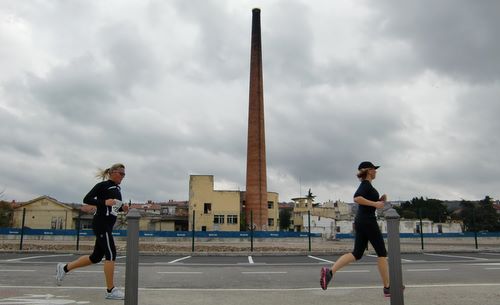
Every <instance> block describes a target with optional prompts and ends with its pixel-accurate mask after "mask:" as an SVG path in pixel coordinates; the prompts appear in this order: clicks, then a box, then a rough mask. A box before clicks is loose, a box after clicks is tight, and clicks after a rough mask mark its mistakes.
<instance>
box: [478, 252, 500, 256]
mask: <svg viewBox="0 0 500 305" xmlns="http://www.w3.org/2000/svg"><path fill="white" fill-rule="evenodd" d="M479 254H486V255H496V256H500V253H489V252H484V253H479Z"/></svg>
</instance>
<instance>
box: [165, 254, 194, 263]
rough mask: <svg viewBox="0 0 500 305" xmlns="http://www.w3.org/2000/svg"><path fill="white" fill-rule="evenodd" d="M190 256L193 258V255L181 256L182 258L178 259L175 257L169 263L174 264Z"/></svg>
mask: <svg viewBox="0 0 500 305" xmlns="http://www.w3.org/2000/svg"><path fill="white" fill-rule="evenodd" d="M188 258H191V256H185V257H181V258H178V259H174V260H173V261H170V262H168V263H169V264H173V263H177V262H180V261H183V260H185V259H188Z"/></svg>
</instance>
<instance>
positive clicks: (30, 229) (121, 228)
mask: <svg viewBox="0 0 500 305" xmlns="http://www.w3.org/2000/svg"><path fill="white" fill-rule="evenodd" d="M92 217H93V216H92V215H91V214H85V213H81V212H77V213H75V212H73V213H71V212H61V211H51V210H38V211H33V210H23V211H22V213H20V212H19V211H18V212H17V214H14V217H13V221H12V222H11V223H12V224H13V225H12V226H11V227H9V228H0V245H3V246H2V247H4V248H5V247H10V249H20V250H23V249H26V250H28V249H32V248H33V247H34V246H32V245H34V244H36V246H37V247H38V248H39V249H43V247H44V245H50V246H51V247H52V248H54V249H57V247H58V245H65V247H62V246H61V248H62V249H67V250H70V249H71V248H72V249H76V250H80V248H81V245H84V246H85V248H89V247H92V246H93V241H94V234H93V232H92V230H91V229H90V228H91V222H92ZM142 217H143V216H142ZM148 217H149V216H148ZM172 217H176V216H175V215H171V218H172ZM153 219H154V218H153ZM173 219H174V221H175V218H173ZM310 219H311V217H310V215H309V217H308V219H306V220H305V221H304V223H308V224H307V226H306V231H304V232H290V231H254V230H251V228H252V227H253V226H248V227H249V228H250V230H248V231H201V230H200V229H198V230H196V228H197V227H198V228H200V226H197V221H198V220H197V219H196V217H192V219H190V220H191V221H190V223H189V228H187V229H188V230H182V231H176V229H178V228H179V227H180V226H163V230H157V229H158V228H160V226H158V227H156V230H140V231H139V233H138V235H139V238H140V250H141V251H145V252H169V251H171V252H174V251H180V252H189V251H191V252H209V251H214V252H221V251H222V252H238V251H259V252H282V251H321V252H328V251H330V252H345V251H350V250H352V239H353V238H354V236H355V232H350V233H336V234H335V240H330V239H328V237H327V236H326V234H321V233H314V232H310V231H309V230H311V228H312V230H313V231H314V230H315V227H314V225H313V226H312V227H311V222H310ZM170 220H171V219H170ZM182 221H187V220H186V217H183V220H182ZM475 221H476V223H480V220H475ZM251 222H252V220H251V219H250V223H251ZM37 227H38V228H37ZM40 227H43V228H40ZM183 227H184V228H186V227H187V226H185V225H184V226H183ZM478 227H479V226H478ZM115 228H116V230H114V231H113V235H114V236H115V237H116V241H117V244H118V245H119V244H120V243H121V244H124V241H125V238H126V236H127V230H126V229H127V218H126V216H125V215H120V216H119V218H118V221H117V226H116V227H115ZM168 228H170V230H165V229H168ZM422 231H423V230H420V232H417V233H400V234H399V236H400V238H401V250H402V251H403V252H405V251H419V250H422V251H423V250H426V251H427V250H429V251H432V250H460V249H464V250H468V249H491V248H494V249H499V248H500V232H484V231H477V230H476V231H474V230H473V231H469V232H456V233H423V232H422ZM384 237H387V235H386V234H384ZM71 245H73V246H71Z"/></svg>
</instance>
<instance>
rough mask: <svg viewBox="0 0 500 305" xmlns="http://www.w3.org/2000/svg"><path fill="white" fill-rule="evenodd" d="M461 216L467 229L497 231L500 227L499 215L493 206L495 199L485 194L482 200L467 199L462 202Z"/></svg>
mask: <svg viewBox="0 0 500 305" xmlns="http://www.w3.org/2000/svg"><path fill="white" fill-rule="evenodd" d="M460 206H461V208H462V211H461V213H460V216H461V218H462V221H463V223H464V230H465V231H496V230H498V229H500V225H499V216H498V214H497V213H496V211H495V209H494V208H493V200H492V199H491V198H490V196H485V197H484V199H483V200H480V201H465V200H463V201H462V202H461V203H460Z"/></svg>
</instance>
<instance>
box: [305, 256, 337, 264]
mask: <svg viewBox="0 0 500 305" xmlns="http://www.w3.org/2000/svg"><path fill="white" fill-rule="evenodd" d="M307 257H310V258H312V259H316V260H318V261H322V262H325V263H330V264H333V263H335V262H332V261H329V260H327V259H322V258H319V257H316V256H312V255H308V256H307Z"/></svg>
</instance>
